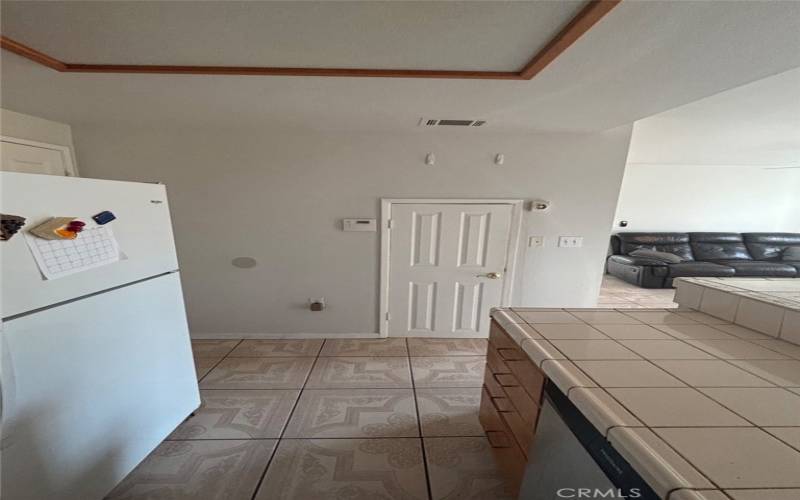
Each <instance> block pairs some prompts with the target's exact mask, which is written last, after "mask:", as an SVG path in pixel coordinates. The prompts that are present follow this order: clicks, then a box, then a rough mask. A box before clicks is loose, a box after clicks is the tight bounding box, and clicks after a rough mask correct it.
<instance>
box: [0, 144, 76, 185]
mask: <svg viewBox="0 0 800 500" xmlns="http://www.w3.org/2000/svg"><path fill="white" fill-rule="evenodd" d="M0 142H8V143H11V144H19V145H20V146H31V147H34V148H41V149H51V150H53V151H58V152H59V153H60V154H61V158H62V159H63V161H64V176H66V177H78V168H77V167H76V166H75V162H74V161H73V154H74V153H73V151H72V148H71V147H69V146H62V145H61V144H50V143H47V142H38V141H31V140H28V139H19V138H17V137H9V136H7V135H0Z"/></svg>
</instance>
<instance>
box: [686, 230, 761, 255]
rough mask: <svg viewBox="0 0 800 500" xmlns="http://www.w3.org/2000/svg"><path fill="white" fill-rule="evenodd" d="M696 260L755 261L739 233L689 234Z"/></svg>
mask: <svg viewBox="0 0 800 500" xmlns="http://www.w3.org/2000/svg"><path fill="white" fill-rule="evenodd" d="M689 241H690V244H691V247H692V253H693V254H694V258H695V259H696V260H705V261H717V260H723V259H724V260H753V257H751V256H750V253H749V252H748V251H747V247H746V246H745V244H744V240H743V238H742V235H741V234H739V233H689Z"/></svg>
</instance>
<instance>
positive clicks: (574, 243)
mask: <svg viewBox="0 0 800 500" xmlns="http://www.w3.org/2000/svg"><path fill="white" fill-rule="evenodd" d="M558 246H559V247H561V248H578V247H582V246H583V236H559V237H558Z"/></svg>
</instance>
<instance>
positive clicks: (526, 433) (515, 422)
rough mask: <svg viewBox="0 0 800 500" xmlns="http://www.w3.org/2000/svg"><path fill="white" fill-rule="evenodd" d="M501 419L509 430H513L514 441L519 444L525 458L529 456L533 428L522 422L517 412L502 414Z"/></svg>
mask: <svg viewBox="0 0 800 500" xmlns="http://www.w3.org/2000/svg"><path fill="white" fill-rule="evenodd" d="M500 417H501V418H502V419H503V422H505V424H506V425H507V426H508V428H509V429H511V433H512V434H513V435H514V439H515V440H516V441H517V444H519V447H520V449H521V450H522V452H523V453H524V454H525V456H527V455H528V448H529V447H530V445H531V441H532V440H533V426H531V425H530V424H529V423H527V422H525V421H524V420H522V417H520V415H519V413H517V412H515V411H512V412H504V413H501V414H500Z"/></svg>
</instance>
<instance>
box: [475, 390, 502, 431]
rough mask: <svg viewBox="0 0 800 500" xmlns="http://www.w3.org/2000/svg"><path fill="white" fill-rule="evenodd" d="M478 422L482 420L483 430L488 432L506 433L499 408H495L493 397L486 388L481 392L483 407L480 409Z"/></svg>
mask: <svg viewBox="0 0 800 500" xmlns="http://www.w3.org/2000/svg"><path fill="white" fill-rule="evenodd" d="M478 420H480V422H481V427H483V430H484V431H486V432H489V431H498V432H505V431H506V426H505V424H503V420H502V419H501V418H500V413H499V412H498V411H497V408H495V405H494V403H493V402H492V397H491V396H490V395H489V392H488V391H487V390H486V389H485V388H484V389H483V391H481V405H480V407H479V408H478Z"/></svg>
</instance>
